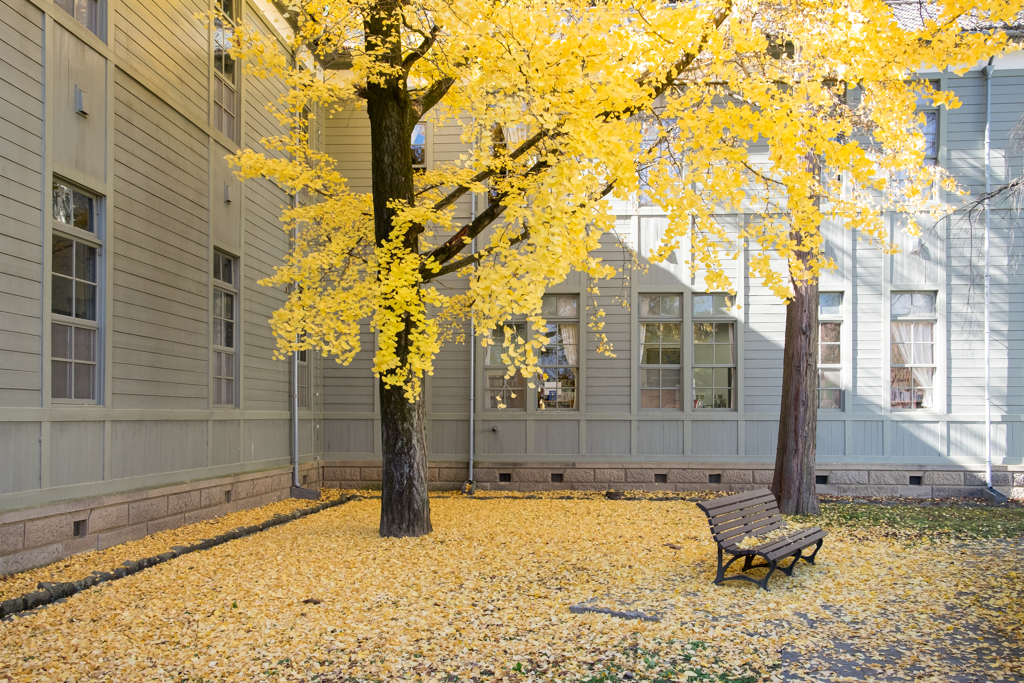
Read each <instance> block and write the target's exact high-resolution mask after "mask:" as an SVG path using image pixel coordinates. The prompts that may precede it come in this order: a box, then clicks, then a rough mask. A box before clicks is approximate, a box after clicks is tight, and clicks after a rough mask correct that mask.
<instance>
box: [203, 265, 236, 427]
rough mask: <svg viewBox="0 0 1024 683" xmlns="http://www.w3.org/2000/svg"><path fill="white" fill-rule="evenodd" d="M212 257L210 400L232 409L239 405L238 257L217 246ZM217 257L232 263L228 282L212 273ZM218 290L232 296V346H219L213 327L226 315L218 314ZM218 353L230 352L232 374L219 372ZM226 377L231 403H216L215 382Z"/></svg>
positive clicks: (213, 403)
mask: <svg viewBox="0 0 1024 683" xmlns="http://www.w3.org/2000/svg"><path fill="white" fill-rule="evenodd" d="M213 258H214V263H212V264H211V267H210V277H211V280H212V282H213V296H212V298H211V300H210V346H211V348H212V349H213V353H212V354H211V357H210V362H211V365H210V391H211V394H210V397H211V398H210V403H211V404H212V405H213V406H214V407H216V408H234V407H236V406H237V405H238V374H239V373H238V369H239V365H238V349H239V347H240V345H239V334H238V332H239V325H238V323H239V320H238V318H239V315H238V314H239V310H240V308H239V305H238V300H239V293H240V287H239V286H238V278H239V276H240V270H241V269H240V268H239V267H238V263H239V261H238V257H237V256H234V255H232V254H229V253H228V252H226V251H221V250H220V249H216V250H214V252H213ZM217 259H227V261H228V263H229V264H230V266H231V282H227V281H225V280H223V279H220V278H217V277H216V276H215V275H214V273H215V272H216V271H215V270H214V268H215V267H216V263H217ZM221 268H223V263H221ZM218 292H220V293H221V294H229V295H230V296H231V314H232V318H231V322H232V333H231V334H232V338H231V342H232V345H231V346H223V345H219V344H217V343H216V336H215V330H216V326H217V320H219V319H223V320H226V318H221V317H219V316H218V315H217V310H216V308H217V306H216V301H217V293H218ZM218 354H220V355H221V356H223V355H230V356H231V373H232V374H231V376H230V377H228V376H227V375H225V374H223V373H221V372H219V371H218V370H219V360H220V358H219V357H218ZM225 379H230V380H231V401H230V402H218V401H217V398H218V393H217V383H218V381H219V380H225Z"/></svg>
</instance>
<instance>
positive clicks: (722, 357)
mask: <svg viewBox="0 0 1024 683" xmlns="http://www.w3.org/2000/svg"><path fill="white" fill-rule="evenodd" d="M732 350H733V345H732V344H716V345H715V365H731V364H732V363H733V362H734V359H733V353H732Z"/></svg>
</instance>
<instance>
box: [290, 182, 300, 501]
mask: <svg viewBox="0 0 1024 683" xmlns="http://www.w3.org/2000/svg"><path fill="white" fill-rule="evenodd" d="M290 203H291V208H293V209H294V208H295V207H296V206H297V205H298V195H294V194H293V195H292V196H291V200H290ZM292 236H293V237H294V232H293V233H292ZM296 341H298V338H296ZM291 366H292V371H291V382H290V387H289V392H288V393H289V399H290V400H289V401H288V411H289V413H291V415H290V417H291V423H292V444H291V451H292V489H297V488H301V483H300V482H299V352H298V351H292V357H291ZM294 494H295V492H294V490H293V491H292V495H294Z"/></svg>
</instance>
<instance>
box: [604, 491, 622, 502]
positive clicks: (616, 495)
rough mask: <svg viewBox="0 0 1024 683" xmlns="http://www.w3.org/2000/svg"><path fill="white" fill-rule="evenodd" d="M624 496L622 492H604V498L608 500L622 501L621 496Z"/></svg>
mask: <svg viewBox="0 0 1024 683" xmlns="http://www.w3.org/2000/svg"><path fill="white" fill-rule="evenodd" d="M625 495H626V494H625V492H624V491H605V492H604V497H605V498H607V499H608V500H622V498H623V496H625Z"/></svg>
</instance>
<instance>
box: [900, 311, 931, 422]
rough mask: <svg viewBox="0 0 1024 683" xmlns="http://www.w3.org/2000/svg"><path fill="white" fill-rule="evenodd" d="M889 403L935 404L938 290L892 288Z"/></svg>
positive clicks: (915, 406)
mask: <svg viewBox="0 0 1024 683" xmlns="http://www.w3.org/2000/svg"><path fill="white" fill-rule="evenodd" d="M889 313H890V315H891V317H892V321H891V323H890V363H891V367H890V370H889V380H890V385H891V389H890V395H891V399H890V400H891V403H890V405H891V406H892V407H893V408H894V409H899V410H919V409H922V408H925V409H926V408H934V407H935V397H934V387H935V322H936V309H935V292H893V293H892V295H891V299H890V309H889Z"/></svg>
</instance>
